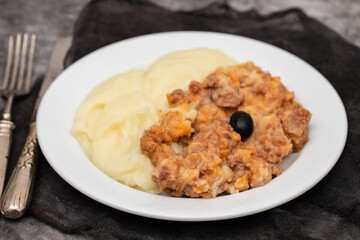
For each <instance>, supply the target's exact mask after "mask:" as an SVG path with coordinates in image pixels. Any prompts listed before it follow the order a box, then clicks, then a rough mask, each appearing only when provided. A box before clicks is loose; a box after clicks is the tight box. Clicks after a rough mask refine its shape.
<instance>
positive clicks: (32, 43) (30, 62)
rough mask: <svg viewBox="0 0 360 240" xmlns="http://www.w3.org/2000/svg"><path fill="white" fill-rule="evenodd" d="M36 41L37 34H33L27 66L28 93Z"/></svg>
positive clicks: (26, 83)
mask: <svg viewBox="0 0 360 240" xmlns="http://www.w3.org/2000/svg"><path fill="white" fill-rule="evenodd" d="M35 43H36V35H35V34H31V43H30V52H29V62H28V66H27V72H26V81H25V91H26V92H27V93H28V92H29V91H30V84H31V73H32V65H33V61H34V53H35Z"/></svg>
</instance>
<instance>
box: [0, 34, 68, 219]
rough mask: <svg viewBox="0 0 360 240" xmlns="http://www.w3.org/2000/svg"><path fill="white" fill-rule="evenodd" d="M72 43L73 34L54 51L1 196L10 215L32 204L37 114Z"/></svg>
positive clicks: (22, 212)
mask: <svg viewBox="0 0 360 240" xmlns="http://www.w3.org/2000/svg"><path fill="white" fill-rule="evenodd" d="M70 43H71V38H69V37H68V38H62V39H60V40H58V41H57V43H56V44H55V47H54V50H53V52H52V55H51V58H50V63H49V67H48V71H47V73H46V75H45V78H44V80H43V83H42V85H41V89H40V92H39V95H38V97H37V100H36V103H35V107H34V110H33V114H32V117H31V122H30V126H29V134H28V137H27V139H26V142H25V145H24V148H23V151H22V153H21V155H20V157H19V159H18V163H17V165H16V167H15V168H14V170H13V172H12V174H11V177H10V180H9V182H8V184H7V186H6V188H5V191H4V194H3V196H2V199H1V203H0V208H1V213H2V214H3V215H4V216H5V217H7V218H12V219H15V218H19V217H21V216H22V215H24V213H25V212H26V210H27V208H28V207H29V204H30V201H31V195H32V190H33V186H34V180H35V172H36V168H37V162H38V160H37V157H38V154H39V150H40V148H39V143H38V139H37V134H36V114H37V110H38V107H39V104H40V101H41V98H42V96H43V95H44V93H45V91H46V89H47V88H48V87H49V86H50V84H51V83H52V82H53V80H54V79H55V78H56V77H57V76H58V75H59V74H60V73H61V72H62V70H63V69H64V67H63V60H64V58H65V55H66V53H67V50H68V49H69V46H70Z"/></svg>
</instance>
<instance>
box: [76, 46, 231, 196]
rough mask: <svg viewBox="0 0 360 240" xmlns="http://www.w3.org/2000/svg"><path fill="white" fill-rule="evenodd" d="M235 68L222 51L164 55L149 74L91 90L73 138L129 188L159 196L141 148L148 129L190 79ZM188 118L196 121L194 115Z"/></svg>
mask: <svg viewBox="0 0 360 240" xmlns="http://www.w3.org/2000/svg"><path fill="white" fill-rule="evenodd" d="M234 64H236V61H235V60H234V59H232V58H231V57H229V56H227V55H225V54H224V53H222V52H221V51H219V50H212V49H205V48H199V49H192V50H184V51H178V52H173V53H170V54H168V55H165V56H163V57H161V58H160V59H158V60H157V61H155V62H154V63H153V64H152V65H151V66H150V67H149V68H148V70H146V71H145V70H131V71H129V72H127V73H123V74H119V75H117V76H114V77H112V78H110V79H109V80H107V81H105V82H103V83H102V84H100V85H99V86H97V87H96V88H95V89H93V90H92V92H91V93H90V94H89V96H87V98H86V99H85V100H84V102H83V103H82V104H81V106H80V107H79V109H78V111H77V113H76V116H75V121H74V124H73V127H72V135H73V136H74V137H75V138H76V139H77V141H78V142H79V143H80V145H81V147H82V149H83V150H84V151H85V153H86V154H87V156H88V157H89V159H90V160H91V161H92V162H93V163H94V164H95V165H96V166H97V167H98V168H99V169H100V170H101V171H103V172H104V173H105V174H107V175H108V176H110V177H111V178H113V179H115V180H117V181H119V182H121V183H123V184H126V185H128V186H130V187H134V188H137V189H140V190H143V191H147V192H151V193H158V192H159V189H158V187H157V184H156V183H155V182H154V181H152V169H153V168H154V165H153V163H152V161H151V160H150V159H149V158H148V157H147V156H145V155H143V154H142V153H141V149H140V138H141V136H142V135H143V132H144V129H147V128H149V127H150V126H151V125H152V124H154V123H155V122H158V121H160V117H161V115H162V114H161V113H162V112H166V111H168V109H169V104H168V102H167V100H166V94H167V93H169V92H171V91H173V90H174V89H183V90H186V88H187V86H188V85H189V83H190V81H191V80H196V81H202V80H203V79H204V78H205V77H206V76H207V75H208V74H210V73H211V72H213V71H215V70H216V68H217V67H219V66H229V65H234ZM187 114H188V115H191V114H193V116H192V117H193V118H194V117H195V116H196V111H195V110H194V111H191V110H189V111H188V112H187ZM174 134H175V133H174ZM173 147H174V148H176V147H179V146H177V145H175V144H174V145H173Z"/></svg>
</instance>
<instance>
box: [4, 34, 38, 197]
mask: <svg viewBox="0 0 360 240" xmlns="http://www.w3.org/2000/svg"><path fill="white" fill-rule="evenodd" d="M35 41H36V35H35V34H31V35H30V36H29V34H27V33H25V34H23V35H22V34H19V33H18V34H17V35H16V40H15V49H14V36H10V37H9V46H8V56H7V62H6V67H5V74H4V79H3V85H2V88H1V91H0V93H1V96H2V97H4V98H7V102H6V106H5V109H4V112H3V114H2V119H1V120H0V198H1V195H2V191H3V187H4V181H5V175H6V168H7V163H8V159H9V155H10V148H11V142H12V131H13V129H14V128H15V124H14V123H13V122H12V121H11V108H12V103H13V101H14V98H15V97H18V96H24V95H26V94H28V93H29V92H30V85H31V74H32V65H33V59H34V52H35ZM28 45H30V49H29V56H28V61H27V71H26V76H25V65H26V57H27V49H28ZM14 50H15V53H14V54H13V52H14ZM20 55H21V56H20ZM13 58H14V59H13ZM10 73H11V76H10ZM24 76H25V81H24Z"/></svg>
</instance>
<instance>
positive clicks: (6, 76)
mask: <svg viewBox="0 0 360 240" xmlns="http://www.w3.org/2000/svg"><path fill="white" fill-rule="evenodd" d="M13 49H14V37H13V36H10V37H9V46H8V56H7V60H6V67H5V74H4V80H3V85H2V90H5V89H6V88H7V87H8V85H9V79H10V78H9V76H10V69H11V63H12V55H13Z"/></svg>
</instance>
